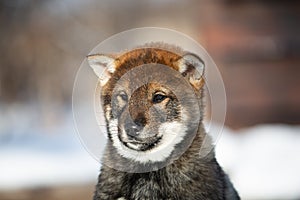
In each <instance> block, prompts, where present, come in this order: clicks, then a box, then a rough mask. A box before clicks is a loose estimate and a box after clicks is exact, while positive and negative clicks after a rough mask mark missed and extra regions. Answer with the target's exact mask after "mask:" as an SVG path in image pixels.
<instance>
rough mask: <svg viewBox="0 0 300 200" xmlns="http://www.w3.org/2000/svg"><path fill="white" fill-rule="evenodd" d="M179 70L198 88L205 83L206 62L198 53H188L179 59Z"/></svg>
mask: <svg viewBox="0 0 300 200" xmlns="http://www.w3.org/2000/svg"><path fill="white" fill-rule="evenodd" d="M177 65H178V71H179V72H180V73H181V74H182V76H184V77H186V78H187V80H188V81H189V82H190V83H191V84H192V85H193V86H194V87H195V88H196V89H197V90H200V89H201V88H202V86H203V85H204V67H205V65H204V62H203V61H202V60H201V58H199V57H198V56H197V55H195V54H193V53H187V54H185V55H183V56H182V58H180V59H179V60H178V61H177Z"/></svg>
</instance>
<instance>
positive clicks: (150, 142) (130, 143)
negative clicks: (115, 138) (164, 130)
mask: <svg viewBox="0 0 300 200" xmlns="http://www.w3.org/2000/svg"><path fill="white" fill-rule="evenodd" d="M161 138H162V137H153V138H147V139H145V140H143V141H137V140H126V141H122V142H123V144H124V145H125V146H126V147H128V148H130V149H133V150H137V151H147V150H150V149H153V148H155V146H157V145H158V143H159V142H160V140H161Z"/></svg>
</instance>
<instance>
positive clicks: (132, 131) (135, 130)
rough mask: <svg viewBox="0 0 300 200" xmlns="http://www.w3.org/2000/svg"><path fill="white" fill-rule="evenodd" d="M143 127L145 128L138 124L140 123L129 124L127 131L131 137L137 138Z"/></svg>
mask: <svg viewBox="0 0 300 200" xmlns="http://www.w3.org/2000/svg"><path fill="white" fill-rule="evenodd" d="M142 129H143V127H141V126H138V125H129V126H127V128H126V129H125V131H126V133H127V135H128V136H129V137H132V138H134V139H136V138H137V137H138V136H139V134H140V132H141V130H142Z"/></svg>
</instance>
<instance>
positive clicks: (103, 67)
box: [87, 54, 116, 86]
mask: <svg viewBox="0 0 300 200" xmlns="http://www.w3.org/2000/svg"><path fill="white" fill-rule="evenodd" d="M87 60H88V63H89V65H90V67H91V68H92V69H93V70H94V72H95V74H96V75H97V76H98V77H99V80H100V83H101V86H103V85H105V84H106V83H107V81H108V80H109V79H110V77H111V75H112V74H113V73H114V72H115V71H116V62H115V61H116V59H115V58H114V57H113V56H108V55H104V54H93V55H88V56H87Z"/></svg>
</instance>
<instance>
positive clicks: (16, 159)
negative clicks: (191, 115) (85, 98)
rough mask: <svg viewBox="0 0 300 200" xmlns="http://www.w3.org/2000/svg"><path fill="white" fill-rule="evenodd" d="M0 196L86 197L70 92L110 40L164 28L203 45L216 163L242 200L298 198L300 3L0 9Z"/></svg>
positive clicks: (210, 0)
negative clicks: (212, 88) (214, 117)
mask: <svg viewBox="0 0 300 200" xmlns="http://www.w3.org/2000/svg"><path fill="white" fill-rule="evenodd" d="M0 23H1V27H0V38H1V40H0V55H1V56H0V66H1V68H0V199H1V200H2V199H3V200H13V199H14V200H29V199H33V200H35V199H49V200H50V199H56V200H60V199H64V200H68V199H73V200H76V199H91V198H92V195H93V190H94V185H95V183H96V178H97V176H98V172H99V168H100V164H99V163H97V162H96V161H95V160H94V159H93V158H92V157H91V156H90V155H89V154H88V153H87V152H86V151H85V150H84V148H83V147H82V146H81V144H80V142H79V139H78V138H77V136H76V133H75V129H74V124H73V121H72V120H73V119H72V108H71V98H72V87H73V82H74V79H75V76H76V72H77V70H78V68H79V66H80V64H81V62H82V61H83V59H84V58H85V56H86V55H87V54H88V53H89V52H90V51H91V49H92V48H94V47H95V46H96V45H97V44H98V43H99V42H101V41H102V40H104V39H106V38H107V37H109V36H111V35H113V34H116V33H118V32H121V31H124V30H127V29H131V28H137V27H144V26H158V27H165V28H171V29H174V30H177V31H180V32H182V33H185V34H187V35H190V36H191V37H193V38H194V39H195V40H197V41H198V42H199V43H200V44H202V45H203V46H204V47H205V48H206V50H207V51H208V53H209V54H210V55H211V57H212V58H213V59H214V61H215V62H216V64H217V66H218V67H219V70H220V71H221V74H222V76H223V79H224V84H225V87H226V92H227V98H228V99H227V100H228V102H227V103H228V107H227V117H226V127H225V129H224V133H223V136H222V138H221V139H220V141H219V143H218V145H217V158H218V160H219V162H220V163H221V165H222V166H223V167H224V168H225V170H226V171H227V172H228V173H229V175H230V176H231V178H232V180H233V182H234V184H235V186H236V188H237V190H238V191H239V192H240V195H241V197H242V199H300V170H299V169H300V156H299V153H300V126H299V124H300V66H299V65H300V37H299V35H300V2H299V1H296V0H295V1H292V0H289V1H280V0H273V1H272V0H261V1H256V0H202V1H198V0H185V1H179V0H152V1H134V0H123V1H115V0H101V1H97V0H86V1H83V0H82V1H80V0H72V1H71V0H52V1H50V0H44V1H37V0H13V1H11V0H1V1H0Z"/></svg>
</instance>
